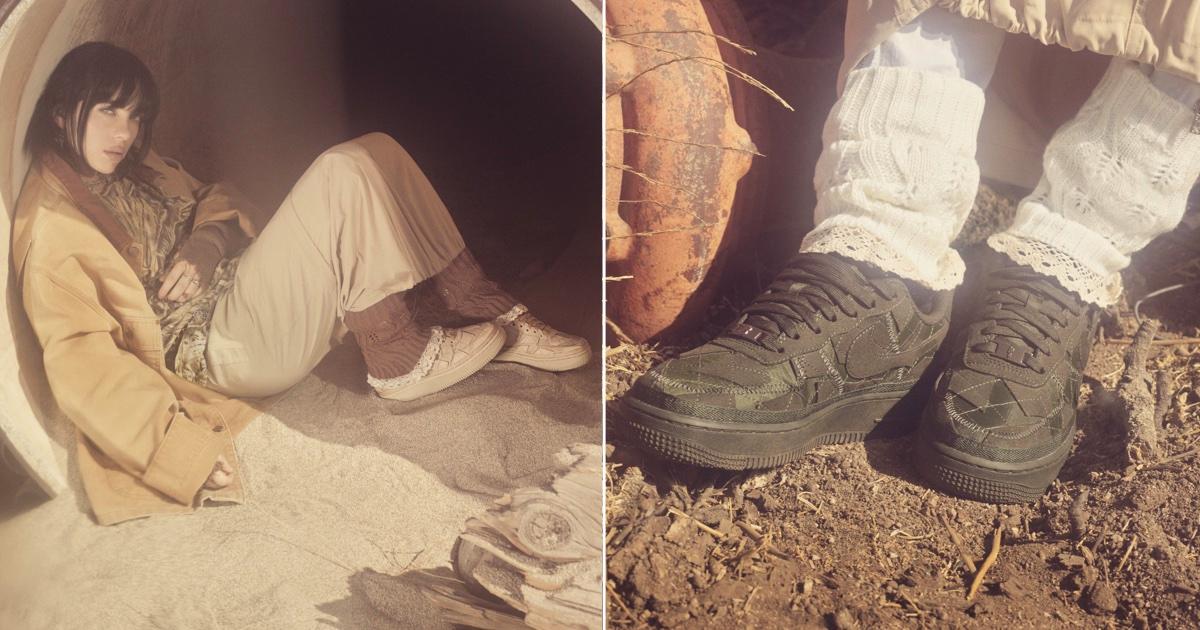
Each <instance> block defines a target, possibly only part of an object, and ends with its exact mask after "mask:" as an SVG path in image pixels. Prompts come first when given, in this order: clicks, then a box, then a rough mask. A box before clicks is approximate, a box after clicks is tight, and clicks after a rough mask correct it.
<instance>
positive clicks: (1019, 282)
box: [970, 265, 1084, 374]
mask: <svg viewBox="0 0 1200 630" xmlns="http://www.w3.org/2000/svg"><path fill="white" fill-rule="evenodd" d="M1083 308H1084V305H1083V303H1082V302H1081V301H1080V300H1079V298H1077V297H1075V296H1074V295H1072V294H1071V293H1070V292H1068V291H1067V290H1066V289H1063V288H1062V287H1060V286H1058V285H1057V284H1056V283H1055V282H1054V281H1053V280H1051V279H1050V278H1049V277H1048V276H1044V275H1042V274H1039V273H1037V272H1036V271H1034V270H1032V269H1030V268H1028V267H1023V266H1017V265H1013V266H1010V267H1003V268H1000V269H997V270H995V271H993V272H992V273H991V274H990V276H989V278H988V285H987V297H986V298H985V302H984V305H983V310H982V316H981V318H980V319H981V321H982V324H983V325H982V327H980V328H979V335H982V336H983V337H984V338H983V339H975V340H973V341H974V343H971V344H970V350H971V351H972V352H977V353H983V354H987V355H989V356H991V357H995V358H997V359H1000V360H1002V361H1006V362H1008V363H1011V364H1013V365H1017V366H1020V367H1027V368H1029V369H1031V370H1033V371H1035V372H1037V373H1038V374H1045V373H1046V365H1045V361H1046V358H1047V357H1049V356H1050V355H1051V354H1053V347H1054V345H1057V344H1060V343H1062V333H1063V331H1065V330H1066V329H1067V328H1068V327H1069V326H1070V324H1071V319H1072V318H1073V317H1078V316H1079V315H1080V314H1081V313H1082V311H1083Z"/></svg>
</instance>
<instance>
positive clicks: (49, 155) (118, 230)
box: [42, 151, 140, 269]
mask: <svg viewBox="0 0 1200 630" xmlns="http://www.w3.org/2000/svg"><path fill="white" fill-rule="evenodd" d="M42 161H43V164H45V166H46V168H47V169H48V170H49V171H50V172H51V173H52V174H53V175H54V177H55V178H56V179H58V181H59V182H60V183H61V184H62V185H63V188H65V189H66V192H67V194H68V195H70V197H71V199H72V200H73V201H74V202H75V206H76V207H77V208H79V211H80V212H82V213H83V214H84V216H86V217H87V218H88V219H90V220H91V221H92V223H94V224H96V227H97V228H99V229H100V232H101V233H102V234H104V237H105V238H107V239H108V242H110V243H112V244H113V247H115V248H117V251H118V252H120V254H121V257H122V258H124V259H125V262H127V263H129V266H130V267H132V268H134V269H137V267H136V265H137V264H139V262H140V261H139V260H138V257H136V256H134V255H133V253H134V252H133V251H132V248H131V247H130V246H131V245H132V244H133V238H132V237H131V236H130V235H129V232H127V231H125V228H124V227H122V226H121V224H120V223H118V222H117V219H116V217H114V216H113V215H112V213H111V212H109V211H108V208H106V207H104V204H103V203H101V201H100V199H99V198H98V197H96V195H94V194H92V191H90V190H88V189H87V186H84V185H83V180H82V179H80V177H79V173H76V172H75V169H73V168H71V166H70V165H69V164H67V162H66V160H63V159H62V157H61V156H59V155H58V154H56V153H54V152H52V151H47V152H46V153H45V154H44V157H43V158H42Z"/></svg>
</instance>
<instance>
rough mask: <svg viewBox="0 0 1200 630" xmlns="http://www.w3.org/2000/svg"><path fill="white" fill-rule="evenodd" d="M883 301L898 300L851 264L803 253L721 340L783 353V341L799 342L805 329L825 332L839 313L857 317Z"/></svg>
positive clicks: (750, 306)
mask: <svg viewBox="0 0 1200 630" xmlns="http://www.w3.org/2000/svg"><path fill="white" fill-rule="evenodd" d="M878 297H882V298H884V299H885V300H893V299H895V297H896V296H895V295H894V294H893V293H892V292H891V291H890V290H889V289H888V288H887V287H886V286H884V285H883V284H882V283H879V279H875V278H870V277H868V276H865V275H861V274H860V273H859V272H858V271H857V270H856V268H855V267H854V266H853V265H852V264H850V263H848V262H844V261H842V260H841V259H838V258H836V257H834V256H830V255H827V254H800V255H799V256H797V257H796V258H795V259H793V261H792V262H791V263H789V264H788V266H787V268H785V269H784V270H783V271H782V272H780V273H779V275H778V276H776V277H775V279H774V280H773V281H772V282H771V284H770V285H769V286H768V287H767V289H766V291H764V292H763V293H762V294H760V295H759V296H758V297H757V298H755V299H754V301H753V302H752V303H751V304H750V305H749V306H747V307H746V308H745V309H744V310H743V311H742V313H741V316H740V317H739V318H738V320H737V321H736V322H735V323H734V324H733V325H732V326H730V327H729V329H727V330H726V331H725V333H724V334H723V335H722V336H723V337H726V338H728V337H734V338H737V339H741V340H743V341H749V342H751V343H753V344H755V345H758V346H761V347H763V348H766V349H768V350H773V351H775V352H783V346H782V345H781V343H780V342H781V341H782V338H783V337H786V338H788V339H799V338H800V337H801V336H802V335H803V334H804V333H805V329H807V331H809V332H811V333H813V334H821V324H822V322H836V321H837V320H838V316H839V315H840V314H845V315H846V316H848V317H858V315H859V310H860V309H871V308H875V306H876V305H877V304H878V300H877V298H878Z"/></svg>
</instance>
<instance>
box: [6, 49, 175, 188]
mask: <svg viewBox="0 0 1200 630" xmlns="http://www.w3.org/2000/svg"><path fill="white" fill-rule="evenodd" d="M97 103H112V105H113V106H114V107H118V108H123V107H128V106H129V105H130V104H133V107H134V115H136V116H139V117H140V118H141V127H140V131H139V133H138V137H137V138H136V139H134V141H133V144H132V145H131V146H130V147H129V153H128V154H127V155H126V156H125V159H124V160H122V161H121V164H120V165H118V166H117V170H116V174H117V175H124V174H125V173H126V172H128V171H129V169H130V168H132V167H134V166H138V165H140V164H141V163H142V159H143V158H145V157H146V153H147V152H148V151H149V150H150V137H151V131H152V130H153V128H154V119H155V118H156V117H157V116H158V86H156V85H155V84H154V77H152V76H151V75H150V70H149V69H148V68H147V67H146V65H145V64H143V63H142V61H141V60H140V59H138V58H137V56H136V55H134V54H133V53H131V52H129V51H128V50H125V49H124V48H119V47H117V46H114V45H113V44H109V43H107V42H88V43H86V44H81V45H79V46H76V47H75V48H73V49H72V50H71V51H70V52H68V53H67V54H66V55H64V56H63V58H62V59H61V60H60V61H59V62H58V65H57V66H55V67H54V71H53V72H51V73H50V78H49V79H47V81H46V87H45V89H43V90H42V95H41V96H40V97H38V101H37V105H36V106H35V107H34V109H33V118H32V119H30V121H29V130H28V132H27V133H26V135H25V150H26V151H27V152H29V153H30V154H32V155H33V156H34V157H37V156H38V155H41V154H42V153H43V152H44V151H56V152H57V153H58V154H59V155H61V156H62V157H63V159H65V160H66V161H67V163H68V164H70V165H72V166H73V167H74V168H75V170H76V171H78V172H79V173H81V174H85V175H91V174H94V173H95V171H94V170H92V168H91V167H90V166H88V163H87V160H86V159H85V158H84V156H83V138H84V134H85V133H86V131H87V118H88V114H89V113H90V112H91V111H92V107H94V106H95V105H96V104H97ZM55 117H60V118H62V121H63V126H62V127H61V128H60V127H59V126H58V124H57V123H56V122H55Z"/></svg>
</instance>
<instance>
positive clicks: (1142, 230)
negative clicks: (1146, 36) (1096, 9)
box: [988, 59, 1200, 306]
mask: <svg viewBox="0 0 1200 630" xmlns="http://www.w3.org/2000/svg"><path fill="white" fill-rule="evenodd" d="M1156 83H1157V82H1156V81H1152V80H1151V79H1150V78H1149V77H1148V76H1146V74H1145V73H1144V72H1143V71H1142V70H1141V69H1140V68H1139V67H1138V65H1137V64H1136V63H1133V62H1128V61H1124V60H1120V59H1114V60H1113V61H1112V63H1111V64H1110V65H1109V67H1108V71H1107V72H1106V73H1105V74H1104V77H1103V78H1102V79H1101V81H1100V84H1099V85H1097V86H1096V89H1095V91H1093V92H1092V95H1091V96H1090V97H1089V98H1088V100H1087V102H1086V103H1084V105H1083V107H1082V108H1081V109H1080V110H1079V113H1078V114H1077V115H1076V116H1075V118H1074V119H1072V120H1071V121H1070V122H1068V123H1067V124H1065V125H1063V126H1062V127H1061V128H1060V129H1059V130H1058V131H1057V132H1056V133H1055V134H1054V137H1053V138H1051V139H1050V144H1049V145H1048V146H1047V147H1046V153H1045V156H1044V158H1043V175H1042V178H1041V181H1040V182H1039V183H1038V186H1037V188H1035V189H1034V191H1033V193H1031V194H1030V195H1029V196H1028V197H1026V198H1025V199H1024V200H1022V201H1021V204H1020V205H1019V206H1018V208H1017V214H1016V217H1015V219H1014V220H1013V225H1012V227H1010V228H1009V229H1008V230H1006V231H1004V232H1000V233H998V234H994V235H992V237H991V238H989V239H988V244H989V245H990V246H991V247H992V248H993V249H995V250H996V251H999V252H1000V253H1002V254H1005V255H1006V256H1008V257H1009V258H1011V259H1013V260H1014V261H1016V262H1018V263H1021V264H1025V265H1029V266H1031V267H1033V268H1034V269H1036V270H1038V271H1041V272H1043V273H1045V274H1046V275H1049V276H1053V277H1054V278H1056V279H1057V280H1058V281H1059V282H1060V283H1061V284H1062V285H1063V286H1064V287H1066V288H1067V289H1070V290H1071V291H1073V292H1075V293H1077V294H1079V296H1080V297H1082V298H1083V299H1084V300H1086V301H1088V302H1091V303H1092V304H1096V305H1098V306H1108V305H1110V304H1112V303H1113V302H1115V301H1116V300H1117V298H1118V297H1119V295H1120V293H1121V278H1120V275H1119V273H1118V272H1119V271H1120V270H1121V269H1124V268H1125V267H1126V266H1128V265H1129V257H1130V255H1131V254H1133V253H1134V252H1136V251H1138V250H1139V249H1141V248H1143V247H1145V246H1146V244H1147V243H1149V242H1150V240H1151V239H1153V238H1154V237H1155V236H1158V235H1159V234H1162V233H1164V232H1168V231H1170V230H1171V229H1172V228H1174V227H1175V226H1176V225H1177V224H1178V223H1179V221H1180V219H1181V218H1182V217H1183V212H1184V210H1185V208H1186V206H1187V195H1188V191H1189V190H1190V189H1191V187H1192V185H1193V183H1195V181H1196V178H1197V177H1198V176H1200V113H1198V111H1197V110H1196V109H1194V108H1193V107H1191V106H1189V105H1187V104H1185V103H1184V102H1181V100H1183V99H1181V98H1180V97H1183V96H1185V94H1184V92H1180V93H1179V94H1177V95H1176V96H1172V95H1171V94H1168V93H1166V92H1164V91H1163V90H1161V89H1159V88H1158V87H1156ZM1185 91H1186V90H1185ZM1187 100H1191V101H1192V103H1196V104H1198V105H1200V85H1194V84H1193V86H1192V95H1191V97H1190V98H1189V99H1187Z"/></svg>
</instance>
